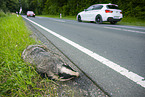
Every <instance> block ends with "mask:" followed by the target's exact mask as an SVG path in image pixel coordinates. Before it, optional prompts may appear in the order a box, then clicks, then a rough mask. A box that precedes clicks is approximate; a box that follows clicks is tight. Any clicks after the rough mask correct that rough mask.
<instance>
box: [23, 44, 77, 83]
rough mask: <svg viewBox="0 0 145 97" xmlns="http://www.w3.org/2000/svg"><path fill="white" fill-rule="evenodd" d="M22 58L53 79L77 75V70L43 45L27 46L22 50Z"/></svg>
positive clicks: (67, 78) (66, 78)
mask: <svg viewBox="0 0 145 97" xmlns="http://www.w3.org/2000/svg"><path fill="white" fill-rule="evenodd" d="M22 59H23V60H24V61H25V62H26V63H30V64H32V65H35V66H36V68H37V71H38V72H39V73H41V74H46V75H47V76H48V77H49V78H51V79H54V80H59V81H67V80H70V79H72V78H74V77H78V76H79V73H78V72H76V71H75V70H73V69H72V68H71V67H70V66H69V65H67V64H65V63H64V62H63V61H62V60H61V59H60V57H58V56H56V55H55V54H53V53H51V52H50V51H49V50H48V48H47V47H46V46H44V45H30V46H28V47H27V48H26V49H25V50H24V51H23V52H22Z"/></svg>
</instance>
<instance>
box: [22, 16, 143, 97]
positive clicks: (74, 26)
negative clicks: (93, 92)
mask: <svg viewBox="0 0 145 97" xmlns="http://www.w3.org/2000/svg"><path fill="white" fill-rule="evenodd" d="M24 17H25V16H24ZM25 18H26V17H25ZM28 20H29V22H31V23H32V25H34V26H35V27H36V28H37V29H38V30H39V31H41V32H42V33H43V34H44V35H45V36H46V37H47V38H48V39H49V40H50V41H51V42H52V43H53V44H54V45H55V46H56V47H58V48H59V49H60V50H61V51H62V52H63V53H64V54H65V55H66V56H67V57H68V58H69V59H71V60H72V61H73V62H74V63H75V64H76V65H77V66H78V67H79V68H80V69H81V70H82V71H84V72H85V74H87V75H88V76H89V77H90V78H91V79H92V80H93V81H94V82H95V83H96V84H98V85H99V86H100V87H101V88H103V89H104V91H106V92H108V93H109V94H110V95H111V96H113V97H145V28H144V27H135V26H122V25H110V24H100V25H99V24H95V23H85V22H82V23H79V22H77V21H73V20H63V19H53V18H45V17H36V18H28ZM30 20H31V21H30Z"/></svg>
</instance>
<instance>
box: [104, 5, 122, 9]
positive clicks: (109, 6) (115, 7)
mask: <svg viewBox="0 0 145 97" xmlns="http://www.w3.org/2000/svg"><path fill="white" fill-rule="evenodd" d="M107 8H108V9H119V8H118V6H117V5H107Z"/></svg>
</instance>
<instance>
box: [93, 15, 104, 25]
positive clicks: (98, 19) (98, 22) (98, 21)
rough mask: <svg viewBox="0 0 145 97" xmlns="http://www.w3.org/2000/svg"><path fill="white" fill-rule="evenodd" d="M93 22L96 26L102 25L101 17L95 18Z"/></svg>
mask: <svg viewBox="0 0 145 97" xmlns="http://www.w3.org/2000/svg"><path fill="white" fill-rule="evenodd" d="M95 22H96V24H102V23H103V21H102V17H101V15H97V16H96V19H95Z"/></svg>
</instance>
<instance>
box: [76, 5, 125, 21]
mask: <svg viewBox="0 0 145 97" xmlns="http://www.w3.org/2000/svg"><path fill="white" fill-rule="evenodd" d="M122 18H123V15H122V11H121V10H120V9H119V8H118V5H115V4H110V3H109V4H95V5H92V6H90V7H89V8H88V9H85V10H84V11H82V12H80V13H78V15H77V20H78V21H79V22H81V21H93V22H96V23H98V24H100V23H103V22H110V23H111V24H116V23H117V22H118V21H120V20H121V19H122Z"/></svg>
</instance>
